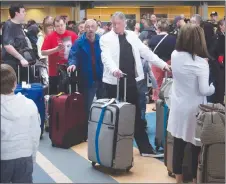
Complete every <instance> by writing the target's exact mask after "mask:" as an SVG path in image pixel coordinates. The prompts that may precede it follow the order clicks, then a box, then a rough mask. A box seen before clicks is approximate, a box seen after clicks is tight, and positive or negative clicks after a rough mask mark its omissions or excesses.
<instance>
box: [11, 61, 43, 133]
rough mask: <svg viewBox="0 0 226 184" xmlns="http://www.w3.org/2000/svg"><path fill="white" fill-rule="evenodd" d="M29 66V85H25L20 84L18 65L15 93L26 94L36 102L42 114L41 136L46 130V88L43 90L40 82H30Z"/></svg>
mask: <svg viewBox="0 0 226 184" xmlns="http://www.w3.org/2000/svg"><path fill="white" fill-rule="evenodd" d="M27 68H28V84H27V85H28V86H27V87H25V88H24V87H23V86H22V85H21V84H20V66H19V65H18V84H17V87H16V90H15V94H16V93H19V92H20V93H21V94H23V95H25V96H26V97H27V98H29V99H31V100H33V101H34V103H35V104H36V106H37V108H38V111H39V114H40V118H41V125H40V126H41V136H42V134H43V130H44V122H45V102H44V90H43V86H42V84H40V83H31V84H30V68H29V67H27Z"/></svg>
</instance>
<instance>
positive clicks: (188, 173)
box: [164, 132, 192, 182]
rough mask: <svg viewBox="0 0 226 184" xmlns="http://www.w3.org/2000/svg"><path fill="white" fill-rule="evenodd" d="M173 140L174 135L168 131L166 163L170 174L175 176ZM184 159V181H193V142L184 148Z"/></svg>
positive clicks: (165, 152)
mask: <svg viewBox="0 0 226 184" xmlns="http://www.w3.org/2000/svg"><path fill="white" fill-rule="evenodd" d="M173 142H174V137H173V136H172V135H171V134H170V132H167V136H166V144H165V149H164V163H165V166H166V167H167V170H168V175H169V176H171V177H175V176H174V174H173ZM184 154H185V155H184V160H183V165H182V172H183V180H184V182H190V181H192V165H191V164H192V155H191V144H190V143H187V145H186V147H185V150H184Z"/></svg>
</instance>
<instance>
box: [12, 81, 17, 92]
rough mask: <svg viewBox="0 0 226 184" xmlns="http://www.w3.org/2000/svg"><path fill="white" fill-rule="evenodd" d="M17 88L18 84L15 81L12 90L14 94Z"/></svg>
mask: <svg viewBox="0 0 226 184" xmlns="http://www.w3.org/2000/svg"><path fill="white" fill-rule="evenodd" d="M16 86H17V82H16V81H15V82H14V86H13V89H12V92H14V91H15V89H16Z"/></svg>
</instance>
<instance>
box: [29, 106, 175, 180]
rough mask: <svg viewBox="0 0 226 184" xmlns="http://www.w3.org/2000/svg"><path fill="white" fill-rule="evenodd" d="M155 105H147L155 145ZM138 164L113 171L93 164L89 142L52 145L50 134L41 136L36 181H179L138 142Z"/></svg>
mask: <svg viewBox="0 0 226 184" xmlns="http://www.w3.org/2000/svg"><path fill="white" fill-rule="evenodd" d="M152 107H153V105H148V106H147V114H146V118H147V121H148V130H147V131H148V135H149V139H150V142H151V144H152V145H154V137H155V120H156V116H155V112H152V110H151V109H152ZM133 152H134V167H133V168H132V169H131V170H130V172H128V173H119V174H116V175H112V174H111V172H110V171H109V170H108V169H106V168H103V167H100V166H97V168H93V167H92V165H91V162H90V161H89V160H88V158H87V143H86V142H85V143H82V144H80V145H76V146H74V147H72V148H71V149H60V148H54V147H52V146H51V142H50V139H49V137H48V134H47V133H45V134H44V136H43V138H42V140H40V145H39V151H38V153H37V158H36V165H35V167H34V172H33V182H34V183H175V179H174V178H171V177H169V176H168V172H167V169H166V167H165V165H164V162H163V159H157V158H150V157H141V156H140V154H139V151H138V149H137V148H136V144H135V143H134V150H133Z"/></svg>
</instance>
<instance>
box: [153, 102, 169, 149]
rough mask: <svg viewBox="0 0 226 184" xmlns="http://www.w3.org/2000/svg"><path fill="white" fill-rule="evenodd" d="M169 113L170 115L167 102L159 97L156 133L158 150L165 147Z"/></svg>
mask: <svg viewBox="0 0 226 184" xmlns="http://www.w3.org/2000/svg"><path fill="white" fill-rule="evenodd" d="M168 115H169V109H168V106H167V105H166V104H165V102H164V100H161V99H158V100H157V101H156V134H155V146H156V148H155V149H156V151H159V149H160V148H163V149H164V145H165V139H166V129H167V120H168Z"/></svg>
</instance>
